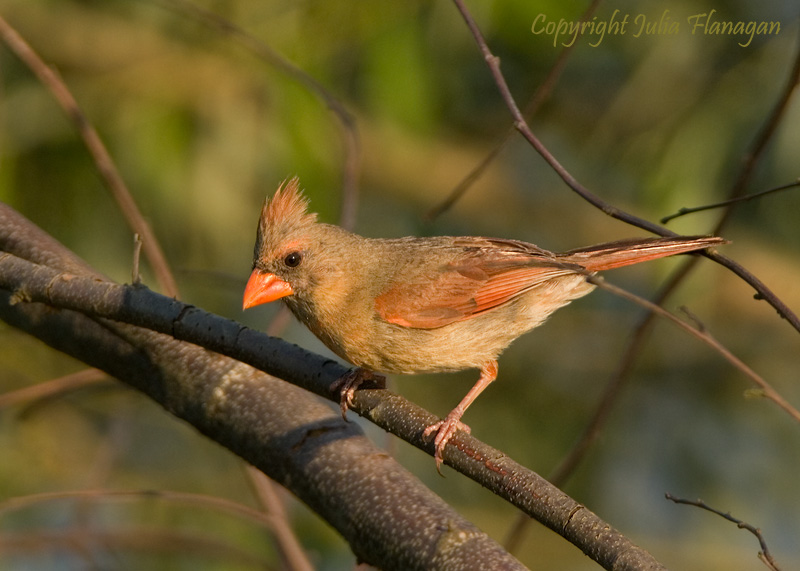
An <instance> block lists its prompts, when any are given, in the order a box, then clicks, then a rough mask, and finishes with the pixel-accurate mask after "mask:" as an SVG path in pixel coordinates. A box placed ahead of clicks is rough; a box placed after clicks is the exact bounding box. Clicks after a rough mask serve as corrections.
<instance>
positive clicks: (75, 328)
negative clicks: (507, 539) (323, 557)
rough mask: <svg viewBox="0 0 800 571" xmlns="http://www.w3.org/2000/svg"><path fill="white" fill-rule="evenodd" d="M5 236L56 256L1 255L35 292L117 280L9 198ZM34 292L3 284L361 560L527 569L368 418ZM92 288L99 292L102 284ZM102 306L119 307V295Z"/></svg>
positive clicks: (29, 250)
mask: <svg viewBox="0 0 800 571" xmlns="http://www.w3.org/2000/svg"><path fill="white" fill-rule="evenodd" d="M0 234H1V235H2V236H0V249H2V250H3V251H6V252H8V251H9V250H10V251H13V252H14V254H16V255H26V257H29V258H30V259H32V260H34V261H35V262H38V263H42V262H48V263H50V264H51V266H50V267H48V266H42V265H38V264H34V263H33V262H29V261H27V260H23V259H21V258H16V257H15V256H14V255H12V254H7V253H6V254H0V257H2V258H3V259H4V260H5V261H6V262H8V261H9V260H18V261H20V262H24V263H25V264H29V265H30V266H32V267H35V268H38V269H37V270H35V273H36V275H35V276H25V275H24V273H23V274H22V275H21V274H19V272H20V271H21V270H20V268H19V267H17V268H16V269H11V268H6V270H5V271H3V272H2V273H3V275H4V276H5V277H6V278H10V279H19V278H23V281H24V282H25V283H26V284H31V289H30V292H31V293H32V292H33V291H34V290H35V289H36V287H38V286H36V285H35V284H39V285H42V284H43V283H44V282H43V281H41V280H45V281H51V280H50V279H49V278H47V277H46V276H45V274H46V273H47V272H56V273H57V274H58V275H60V276H62V278H59V279H58V280H56V281H53V282H52V283H51V291H55V290H58V289H60V286H59V285H58V284H59V283H61V284H67V285H69V284H70V281H69V279H67V281H64V280H63V276H65V275H71V276H74V280H73V281H74V283H76V284H77V283H78V282H81V281H83V282H87V283H90V284H94V285H95V286H98V287H110V286H114V285H115V284H113V283H111V282H108V281H106V280H105V279H104V278H102V277H101V276H99V275H97V274H96V273H94V272H92V273H88V275H87V272H89V271H90V270H88V269H87V266H86V265H85V264H83V263H80V261H79V259H78V258H77V257H75V256H74V254H71V253H69V252H68V251H66V250H65V249H64V248H63V246H60V245H59V244H58V243H57V242H56V241H55V240H53V239H52V238H50V237H49V236H47V235H46V234H44V233H42V232H41V231H39V230H38V229H37V228H36V227H35V226H33V225H31V224H30V223H28V222H27V221H25V220H24V219H23V218H22V217H20V216H19V215H16V214H15V213H14V212H13V211H12V210H11V209H9V208H7V207H5V205H0ZM54 268H57V269H54ZM9 274H11V275H9ZM15 276H16V277H15ZM28 277H31V278H32V279H31V281H30V282H28V280H27V278H28ZM45 287H46V286H45ZM118 287H119V286H118ZM68 289H69V288H68ZM127 289H129V290H130V289H134V288H127ZM135 289H136V291H137V292H138V293H140V294H144V293H150V294H152V292H149V290H146V289H144V288H135ZM25 291H26V286H23V287H22V288H21V289H19V288H17V293H13V294H12V293H11V292H9V291H8V290H6V289H3V288H0V318H1V319H3V320H4V321H6V322H8V323H9V324H11V325H13V326H15V327H17V328H19V329H21V330H23V331H26V332H28V333H30V334H32V335H34V336H35V337H38V338H39V339H41V340H42V341H44V342H46V343H47V344H49V345H51V346H52V347H54V348H56V349H58V350H60V351H64V352H65V353H68V354H70V355H72V356H74V357H76V358H78V359H80V360H82V361H84V362H86V363H87V364H90V365H92V366H95V367H97V368H100V369H103V370H104V371H106V372H108V373H109V374H111V375H113V376H115V377H117V378H119V379H120V380H122V381H124V382H126V383H127V384H129V385H131V386H133V387H135V388H137V389H139V390H141V391H143V392H144V393H145V394H147V395H148V396H150V397H151V398H153V399H154V400H155V401H156V402H158V403H159V404H161V405H162V406H163V407H164V408H166V409H167V410H168V411H170V412H171V413H173V414H174V415H176V416H178V417H180V418H182V419H184V420H186V421H188V422H189V423H190V424H192V425H193V426H194V427H195V428H197V429H198V430H199V431H200V432H202V433H203V434H206V435H207V436H209V437H210V438H212V439H214V440H216V441H217V442H219V443H221V444H222V445H223V446H226V447H227V448H228V449H230V450H231V451H233V452H234V453H236V454H238V455H240V456H241V457H242V458H244V459H245V460H247V461H248V462H250V463H251V464H253V465H254V466H256V467H257V468H259V469H260V470H262V471H263V472H264V473H266V474H268V475H269V476H270V477H271V478H273V479H274V480H276V481H277V482H279V483H280V484H282V485H283V486H285V487H287V488H288V489H289V490H291V491H292V492H293V493H294V494H295V495H297V496H298V497H299V498H300V499H301V500H303V501H304V502H305V503H307V504H308V505H309V506H310V507H311V508H312V509H313V510H315V511H316V512H317V513H318V514H320V516H321V517H323V518H325V519H326V520H327V521H328V522H330V524H331V525H333V526H334V527H335V528H336V529H337V530H338V531H339V532H340V533H341V534H342V535H343V536H344V538H345V539H346V540H347V541H348V542H349V543H350V545H351V547H352V548H353V551H354V552H355V554H356V555H357V556H358V558H359V559H361V560H364V561H367V562H370V563H372V564H374V565H377V566H380V567H381V568H385V569H432V568H434V569H435V568H453V567H456V568H458V567H461V568H465V569H466V568H469V567H470V565H473V564H474V562H475V561H480V562H482V564H486V565H488V566H489V567H492V568H498V569H522V568H523V567H522V566H521V564H520V563H519V562H518V561H516V560H515V559H514V558H513V557H511V556H510V555H508V553H506V552H505V551H504V550H503V549H502V548H501V547H500V546H499V545H498V544H496V543H495V542H494V541H492V540H491V539H490V538H488V536H486V535H485V534H484V533H483V532H481V531H480V530H478V529H477V528H476V527H475V526H474V525H473V524H471V523H470V522H468V521H466V520H465V519H463V518H462V517H461V516H459V515H458V514H457V513H455V512H454V511H453V510H452V509H451V508H450V507H449V506H447V504H445V503H444V502H443V501H442V500H441V499H440V498H438V497H437V496H436V495H434V494H433V493H432V492H430V491H429V490H428V489H427V488H425V487H424V486H423V485H422V484H421V483H420V482H419V481H418V480H417V479H416V478H415V477H414V476H413V475H412V474H410V473H409V472H408V471H406V470H405V469H404V468H402V467H401V466H400V465H398V464H397V463H396V462H395V461H394V460H392V459H391V458H389V457H388V456H387V455H386V454H385V453H384V452H382V451H381V450H379V449H378V448H376V447H375V446H374V445H373V444H372V443H371V442H370V441H369V440H368V439H367V438H366V437H365V436H364V435H363V433H362V431H361V430H360V429H359V428H358V426H357V425H356V424H354V423H345V422H344V421H343V420H342V419H341V416H339V415H338V413H337V412H335V411H333V410H332V409H331V408H330V407H329V406H327V405H325V404H324V403H321V402H319V401H318V400H317V399H315V398H313V397H312V396H311V395H308V393H306V392H305V391H302V390H300V389H298V388H297V387H294V386H292V385H290V384H287V383H284V382H282V381H280V380H278V379H275V378H274V377H271V376H269V375H265V374H264V373H262V372H260V371H257V370H255V369H253V368H252V367H249V366H247V365H245V364H243V363H240V362H237V361H235V360H233V359H229V358H226V357H223V356H221V355H219V354H215V353H212V352H210V351H206V350H204V349H202V348H200V347H198V346H196V345H192V344H189V343H185V342H181V341H178V340H176V339H174V338H172V337H170V336H168V335H163V334H159V333H156V332H154V331H150V330H147V329H144V328H140V327H135V326H132V325H127V324H123V323H119V322H113V321H109V320H102V319H92V318H90V317H88V316H86V315H84V314H82V313H80V312H76V311H71V310H66V309H55V308H54V307H52V306H49V305H46V304H43V303H29V302H24V301H22V300H23V298H25V297H26V296H27V295H28V294H27V293H25ZM72 291H73V293H72V294H71V295H77V290H76V289H73V290H72ZM88 295H89V297H90V299H91V296H92V295H96V291H90V292H88ZM158 297H159V298H160V299H161V300H162V301H163V302H165V303H167V304H169V302H170V301H171V300H169V299H168V298H165V297H163V296H158ZM84 300H86V299H85V298H84ZM139 300H140V302H141V301H144V298H139ZM98 302H99V303H100V304H108V303H110V298H107V299H102V298H99V299H98ZM174 303H177V302H174ZM184 307H187V306H184ZM195 311H199V310H195ZM185 317H186V320H187V322H192V321H193V320H196V318H197V315H196V314H194V315H193V314H192V311H189V310H188V309H187V311H186V313H185ZM201 324H202V322H201ZM206 325H207V324H206ZM201 326H202V325H201ZM213 329H214V328H213V326H212V330H213ZM292 358H298V355H297V354H295V355H293V357H292ZM298 365H299V364H298ZM375 498H380V501H378V502H376V500H375Z"/></svg>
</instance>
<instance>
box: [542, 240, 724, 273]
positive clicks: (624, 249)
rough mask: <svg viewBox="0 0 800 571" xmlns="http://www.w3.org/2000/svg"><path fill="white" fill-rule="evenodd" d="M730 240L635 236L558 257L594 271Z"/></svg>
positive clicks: (689, 250) (702, 247) (698, 248)
mask: <svg viewBox="0 0 800 571" xmlns="http://www.w3.org/2000/svg"><path fill="white" fill-rule="evenodd" d="M727 243H728V241H727V240H725V239H724V238H717V237H716V236H681V237H676V238H633V239H630V240H619V241H616V242H608V243H606V244H599V245H597V246H590V247H588V248H581V249H578V250H571V251H569V252H565V253H563V254H558V257H559V259H560V260H563V261H564V262H568V263H572V264H580V265H581V266H583V267H585V268H586V269H587V270H589V271H590V272H599V271H602V270H610V269H613V268H620V267H622V266H629V265H631V264H638V263H639V262H646V261H648V260H655V259H656V258H663V257H666V256H673V255H675V254H683V253H686V252H692V251H695V250H702V249H704V248H709V247H711V246H719V245H721V244H727Z"/></svg>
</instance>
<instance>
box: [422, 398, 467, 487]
mask: <svg viewBox="0 0 800 571" xmlns="http://www.w3.org/2000/svg"><path fill="white" fill-rule="evenodd" d="M453 412H456V411H453ZM453 412H451V413H450V414H448V415H447V416H446V417H445V418H444V420H440V421H439V422H435V423H433V424H431V425H430V426H429V427H428V428H426V429H425V430H424V431H423V432H422V438H423V440H429V439H430V437H431V435H432V434H433V433H436V437H435V438H434V439H433V449H434V453H433V459H434V460H436V471H437V472H439V474H441V473H442V470H441V467H442V462H444V457H443V456H442V455H443V453H444V447H445V446H447V443H448V442H449V441H450V439H451V438H453V436H455V434H456V432H458V431H459V430H462V431H464V432H466V433H467V434H469V433H470V432H471V430H470V427H469V426H467V425H466V424H464V423H463V422H461V420H460V419H461V414H458V415H456V414H453ZM459 412H460V411H459Z"/></svg>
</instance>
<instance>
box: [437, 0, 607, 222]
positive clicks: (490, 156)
mask: <svg viewBox="0 0 800 571" xmlns="http://www.w3.org/2000/svg"><path fill="white" fill-rule="evenodd" d="M601 1H602V0H592V2H591V3H590V4H589V6H588V7H587V8H586V10H584V12H583V14H581V17H580V18H579V19H578V21H579V22H586V21H588V20H589V18H591V17H592V14H594V13H595V11H596V10H597V7H598V6H599V5H600V2H601ZM579 45H580V42H577V41H576V42H573V43H571V44H570V45H569V46H567V47H565V48H564V49H563V50H561V52H560V53H559V54H558V57H557V58H556V61H555V62H554V63H553V66H552V67H551V68H550V71H549V72H548V73H547V76H545V78H544V80H543V81H542V83H541V85H539V87H538V88H537V89H536V91H535V92H534V94H533V97H531V100H530V101H529V102H528V104H527V105H526V106H525V110H524V111H523V116H524V117H526V118H527V119H530V118H531V117H533V116H534V115H535V114H536V112H537V111H538V110H539V107H541V106H542V104H543V103H544V102H545V101H547V99H548V97H550V93H551V92H552V91H553V88H554V87H555V86H556V83H558V79H559V78H560V77H561V73H562V72H563V71H564V68H565V67H566V66H567V60H568V59H569V56H570V54H571V53H572V51H573V50H574V49H575V48H576V47H578V46H579ZM516 130H517V129H516V127H515V126H514V125H511V126H510V127H509V128H508V129H507V130H506V132H505V133H504V134H503V136H502V137H500V140H499V141H498V142H497V143H495V145H494V147H492V150H491V151H489V153H487V155H486V156H485V157H484V158H483V160H482V161H481V162H479V163H478V164H477V165H475V166H474V167H473V168H472V170H471V171H470V172H469V173H467V176H465V177H464V178H463V179H461V182H459V183H458V184H457V185H456V186H455V188H453V190H451V191H450V193H449V194H448V195H447V196H446V197H445V199H444V200H442V201H441V202H439V204H436V205H434V206H433V207H432V208H431V209H430V210H428V212H427V213H426V214H425V220H428V221H431V220H435V219H436V218H438V217H439V216H441V215H442V214H443V213H445V212H446V211H447V210H449V209H450V208H452V206H453V205H454V204H455V203H456V202H457V201H458V200H459V199H460V198H461V197H462V196H464V194H465V193H466V192H467V190H469V188H470V187H471V186H472V185H473V184H475V182H476V181H477V180H478V179H479V178H480V177H481V176H482V175H483V173H484V172H486V169H488V168H489V166H490V165H491V164H492V163H493V162H494V160H495V159H496V158H497V157H498V156H499V155H500V153H501V152H502V150H503V149H504V148H505V146H506V144H508V142H509V141H510V140H511V136H512V135H513V134H514V132H515V131H516Z"/></svg>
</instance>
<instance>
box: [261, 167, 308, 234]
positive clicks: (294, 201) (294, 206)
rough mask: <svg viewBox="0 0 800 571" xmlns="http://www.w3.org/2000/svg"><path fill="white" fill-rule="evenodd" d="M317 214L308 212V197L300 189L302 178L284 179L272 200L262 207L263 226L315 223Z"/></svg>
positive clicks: (274, 226)
mask: <svg viewBox="0 0 800 571" xmlns="http://www.w3.org/2000/svg"><path fill="white" fill-rule="evenodd" d="M316 219H317V215H316V214H314V213H313V212H312V213H309V212H308V199H306V197H305V196H303V193H302V192H301V190H300V180H299V179H298V178H297V177H293V178H291V179H289V180H288V181H286V180H285V181H283V182H282V183H281V184H280V186H279V187H278V190H277V191H275V195H274V196H273V197H272V200H266V201H265V202H264V207H263V208H262V209H261V226H262V228H264V229H266V228H269V227H271V228H276V227H280V226H284V227H297V226H305V225H308V224H313V223H314V222H315V221H316Z"/></svg>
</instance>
